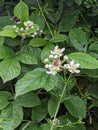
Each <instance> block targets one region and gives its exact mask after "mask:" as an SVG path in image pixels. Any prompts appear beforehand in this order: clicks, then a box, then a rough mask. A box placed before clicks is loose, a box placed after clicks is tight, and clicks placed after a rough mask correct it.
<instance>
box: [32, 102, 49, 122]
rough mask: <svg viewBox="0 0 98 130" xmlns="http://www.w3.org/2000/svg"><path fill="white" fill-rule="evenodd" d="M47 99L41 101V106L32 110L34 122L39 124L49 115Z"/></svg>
mask: <svg viewBox="0 0 98 130" xmlns="http://www.w3.org/2000/svg"><path fill="white" fill-rule="evenodd" d="M47 113H48V111H47V99H43V100H42V101H41V105H39V106H36V107H33V108H32V120H33V121H36V122H39V121H41V120H43V119H44V118H45V117H46V115H47Z"/></svg>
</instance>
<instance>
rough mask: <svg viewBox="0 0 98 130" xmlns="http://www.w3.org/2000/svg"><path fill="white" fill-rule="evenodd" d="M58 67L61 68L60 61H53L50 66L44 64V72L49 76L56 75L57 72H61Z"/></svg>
mask: <svg viewBox="0 0 98 130" xmlns="http://www.w3.org/2000/svg"><path fill="white" fill-rule="evenodd" d="M60 67H61V61H60V60H55V61H53V62H52V63H51V64H46V65H45V68H47V69H48V70H47V71H46V73H47V74H51V75H56V74H57V72H59V71H60V70H61V68H60Z"/></svg>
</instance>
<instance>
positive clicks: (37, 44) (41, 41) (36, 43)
mask: <svg viewBox="0 0 98 130" xmlns="http://www.w3.org/2000/svg"><path fill="white" fill-rule="evenodd" d="M30 45H31V46H33V47H40V46H44V45H47V40H45V39H43V38H34V39H32V40H31V41H30Z"/></svg>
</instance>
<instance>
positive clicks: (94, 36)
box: [79, 11, 96, 38]
mask: <svg viewBox="0 0 98 130" xmlns="http://www.w3.org/2000/svg"><path fill="white" fill-rule="evenodd" d="M79 14H80V16H81V18H82V19H83V21H84V23H85V25H86V26H87V28H88V29H89V26H88V23H87V21H86V19H85V18H84V16H83V14H82V13H81V11H79ZM91 33H92V35H93V36H94V37H95V38H96V36H95V34H94V33H93V31H92V30H91Z"/></svg>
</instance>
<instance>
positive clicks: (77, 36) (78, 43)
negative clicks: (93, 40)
mask: <svg viewBox="0 0 98 130" xmlns="http://www.w3.org/2000/svg"><path fill="white" fill-rule="evenodd" d="M69 38H70V41H71V44H72V45H73V47H74V48H75V49H76V50H78V51H84V52H85V51H86V50H87V45H88V41H87V38H86V35H85V33H84V32H83V31H82V30H81V29H80V28H74V29H72V30H71V31H70V32H69Z"/></svg>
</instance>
